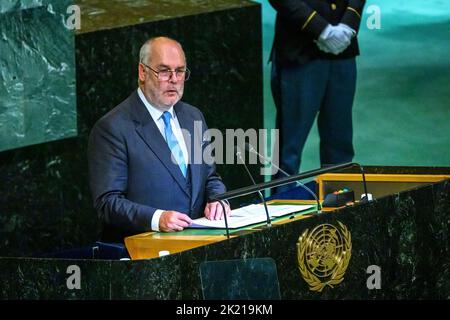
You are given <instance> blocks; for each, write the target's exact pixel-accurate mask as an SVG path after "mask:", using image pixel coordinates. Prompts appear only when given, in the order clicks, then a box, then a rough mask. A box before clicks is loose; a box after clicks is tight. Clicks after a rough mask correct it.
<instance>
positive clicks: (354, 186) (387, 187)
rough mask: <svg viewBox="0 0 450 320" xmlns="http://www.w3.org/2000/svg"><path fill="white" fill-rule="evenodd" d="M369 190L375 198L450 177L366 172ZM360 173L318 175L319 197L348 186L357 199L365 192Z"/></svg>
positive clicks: (321, 198)
mask: <svg viewBox="0 0 450 320" xmlns="http://www.w3.org/2000/svg"><path fill="white" fill-rule="evenodd" d="M365 178H366V183H367V192H368V193H371V194H372V195H373V196H374V197H375V198H380V197H384V196H387V195H390V194H393V193H397V192H401V191H405V190H409V189H413V188H416V187H419V186H423V185H425V184H430V183H434V182H438V181H442V180H445V179H448V178H450V175H448V174H434V175H431V174H374V173H366V175H365ZM362 181H363V180H362V175H361V174H360V173H326V174H322V175H320V176H318V177H317V178H316V182H317V185H318V189H319V190H318V191H319V199H320V200H323V199H324V196H325V195H326V194H328V193H332V192H333V191H336V190H339V189H342V188H348V189H350V190H353V191H354V192H355V199H359V196H360V195H361V194H363V193H364V188H363V183H362Z"/></svg>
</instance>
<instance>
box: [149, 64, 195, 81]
mask: <svg viewBox="0 0 450 320" xmlns="http://www.w3.org/2000/svg"><path fill="white" fill-rule="evenodd" d="M141 63H142V65H143V66H145V67H147V68H149V69H150V70H152V71H153V72H154V73H155V74H156V77H157V78H158V80H159V81H169V80H170V78H171V77H172V74H175V77H176V79H177V80H184V81H187V80H189V76H190V75H191V71H190V70H189V69H188V68H185V69H177V70H170V69H163V70H159V71H156V70H154V69H153V68H152V67H150V66H148V65H146V64H145V63H143V62H141Z"/></svg>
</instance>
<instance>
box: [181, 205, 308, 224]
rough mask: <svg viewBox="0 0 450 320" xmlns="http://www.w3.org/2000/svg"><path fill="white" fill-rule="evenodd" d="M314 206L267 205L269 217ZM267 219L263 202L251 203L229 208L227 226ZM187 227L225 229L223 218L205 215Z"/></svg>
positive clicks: (259, 221) (254, 222)
mask: <svg viewBox="0 0 450 320" xmlns="http://www.w3.org/2000/svg"><path fill="white" fill-rule="evenodd" d="M312 207H314V206H313V205H269V204H268V205H267V209H268V211H269V216H270V218H271V219H272V218H277V217H281V216H285V215H288V214H291V213H296V212H301V211H305V210H308V209H310V208H312ZM266 220H267V217H266V211H265V209H264V205H263V204H251V205H248V206H245V207H241V208H238V209H234V210H231V215H230V216H229V217H228V219H227V221H228V228H229V229H236V228H242V227H245V226H248V225H251V224H256V223H261V222H264V221H266ZM188 228H198V229H202V228H204V229H207V228H218V229H225V220H224V219H222V220H208V219H206V218H205V217H203V218H199V219H195V220H193V222H192V224H191V225H190V226H189V227H188Z"/></svg>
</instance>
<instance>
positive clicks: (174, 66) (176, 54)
mask: <svg viewBox="0 0 450 320" xmlns="http://www.w3.org/2000/svg"><path fill="white" fill-rule="evenodd" d="M149 60H150V61H147V62H145V64H147V66H148V67H147V66H145V65H144V64H142V63H140V64H139V79H140V80H141V83H142V87H141V88H142V90H143V91H144V94H145V96H146V98H147V99H148V100H149V102H150V103H151V104H152V105H154V106H155V107H159V108H163V109H169V108H170V107H171V106H173V105H174V104H175V103H177V102H178V101H179V100H180V99H181V97H182V96H183V90H184V79H177V77H176V75H175V73H173V72H172V74H171V76H170V78H169V80H166V81H161V80H159V79H158V75H157V74H156V73H155V72H154V71H152V70H151V69H150V68H152V69H153V70H155V71H158V72H159V71H162V70H180V69H185V68H186V59H185V56H184V53H183V50H182V48H181V47H180V46H179V45H178V44H177V43H176V42H173V41H170V40H167V39H160V40H156V41H155V42H154V43H153V44H152V52H151V58H150V59H149ZM149 67H150V68H149Z"/></svg>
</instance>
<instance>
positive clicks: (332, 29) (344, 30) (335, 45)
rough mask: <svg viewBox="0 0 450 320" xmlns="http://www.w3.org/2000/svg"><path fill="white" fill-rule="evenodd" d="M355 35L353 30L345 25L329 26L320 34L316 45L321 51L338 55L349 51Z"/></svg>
mask: <svg viewBox="0 0 450 320" xmlns="http://www.w3.org/2000/svg"><path fill="white" fill-rule="evenodd" d="M355 33H356V32H355ZM353 35H354V33H353V30H352V29H351V28H350V27H348V26H346V25H344V24H340V25H337V26H332V25H328V26H327V27H326V28H325V29H324V30H323V31H322V33H321V34H320V36H319V38H318V40H317V41H316V44H317V46H318V47H319V49H320V50H322V51H324V52H326V53H332V54H335V55H338V54H340V53H341V52H343V51H344V50H345V49H347V47H348V46H349V45H350V43H351V39H352V37H353Z"/></svg>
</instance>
